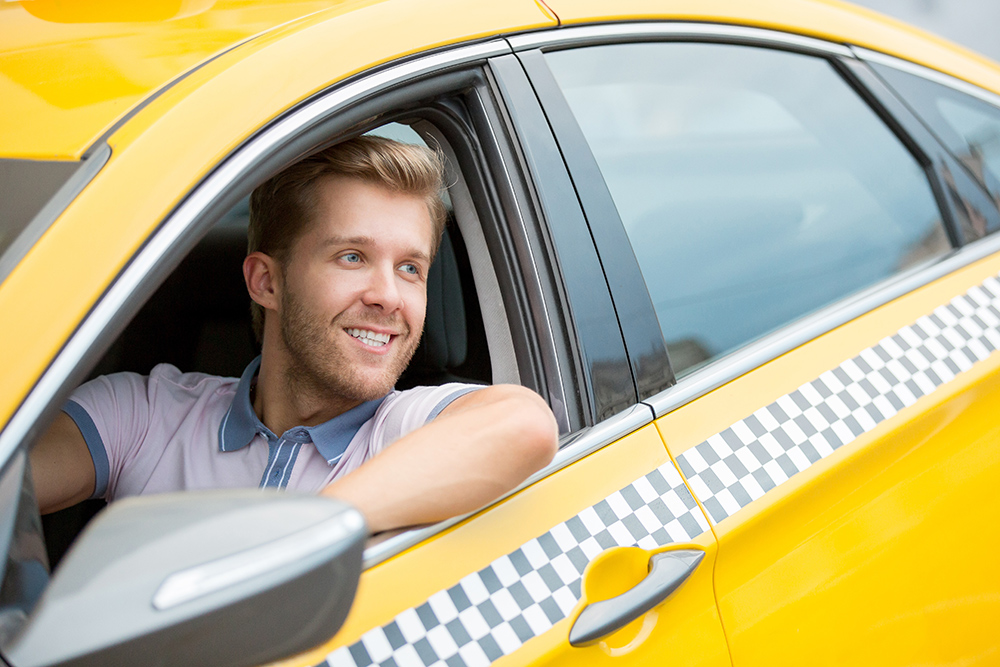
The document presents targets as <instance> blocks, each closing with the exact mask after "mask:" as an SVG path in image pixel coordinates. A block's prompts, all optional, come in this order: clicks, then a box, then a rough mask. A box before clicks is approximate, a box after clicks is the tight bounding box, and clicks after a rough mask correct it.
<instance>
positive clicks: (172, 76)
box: [0, 0, 1000, 160]
mask: <svg viewBox="0 0 1000 667" xmlns="http://www.w3.org/2000/svg"><path fill="white" fill-rule="evenodd" d="M403 1H405V0H385V3H393V2H403ZM385 3H379V2H377V0H369V1H367V2H352V3H342V2H331V1H330V0H300V1H295V0H288V1H285V2H277V1H275V0H145V1H144V2H141V3H121V2H115V1H114V0H75V1H74V2H65V1H64V0H30V1H27V2H19V3H9V2H8V3H0V99H3V100H4V104H3V105H2V110H0V157H5V158H24V159H35V160H38V159H50V160H51V159H55V160H74V159H79V158H80V157H81V156H83V155H84V154H85V153H86V151H87V150H88V148H89V147H91V146H92V145H94V144H95V142H97V141H98V140H99V139H100V138H101V137H102V136H103V135H105V134H106V133H107V132H108V131H109V130H112V129H113V128H115V127H116V126H117V125H119V124H120V123H121V121H122V120H123V119H125V118H127V117H128V115H129V114H130V112H132V111H134V110H135V109H137V108H138V107H141V106H142V105H143V104H144V101H148V100H149V99H151V98H153V97H155V96H157V95H158V94H160V93H161V92H163V91H164V90H165V89H166V88H169V87H170V86H171V85H172V84H173V83H174V82H176V81H177V80H179V79H181V78H183V77H184V76H185V75H186V74H188V73H191V72H192V71H195V70H197V69H198V68H199V67H201V66H202V65H204V64H205V63H207V62H209V61H211V60H213V59H214V58H217V57H218V56H219V55H220V54H223V53H226V52H227V51H230V50H233V49H239V48H240V47H241V46H242V45H245V44H247V43H248V42H250V41H252V40H254V39H256V38H258V37H260V36H261V35H263V34H265V33H274V32H276V31H278V30H281V31H295V30H296V29H301V28H303V27H305V26H307V25H310V24H312V23H314V22H315V21H316V20H320V19H322V20H329V18H331V17H332V16H334V15H337V14H341V15H343V14H356V13H359V12H364V11H365V10H366V8H367V7H369V6H370V5H374V4H385ZM425 4H426V7H427V9H426V16H427V17H428V26H430V25H431V24H432V23H434V22H440V21H441V17H444V16H449V14H451V15H452V16H454V15H455V13H457V12H459V11H461V12H472V11H476V10H474V9H470V6H469V5H467V4H466V3H461V2H456V1H455V0H426V2H425ZM505 4H508V5H509V6H510V7H511V16H512V17H515V18H516V20H512V21H507V22H505V23H503V24H497V25H496V33H502V32H509V31H511V30H512V29H513V30H515V31H516V30H517V29H518V27H519V26H520V28H521V29H530V28H537V27H540V26H543V25H544V24H545V23H550V24H554V23H555V21H553V20H552V15H553V14H555V15H557V16H558V18H559V19H560V23H561V24H562V25H564V26H568V25H572V24H578V23H588V22H595V21H615V20H644V19H647V20H648V19H672V20H695V21H712V22H724V23H739V24H744V25H757V26H760V27H765V28H774V29H778V30H790V31H793V32H800V33H804V34H812V35H814V36H817V37H821V38H826V39H832V40H834V41H847V42H851V43H854V44H860V45H863V46H866V47H868V48H874V49H876V50H881V51H885V52H888V53H891V54H895V55H899V56H902V57H904V58H909V59H912V60H915V61H917V62H921V63H922V64H925V65H928V66H930V67H935V68H937V69H940V70H943V71H946V72H950V73H952V74H955V75H956V76H959V77H962V78H965V79H966V80H969V81H972V82H974V83H978V84H979V85H983V86H985V87H987V88H991V89H993V90H994V91H1000V74H998V73H997V69H996V68H995V66H993V65H992V64H991V63H990V61H987V60H986V59H984V58H981V57H980V56H977V55H975V54H972V53H970V52H967V51H964V50H963V49H961V48H959V47H956V46H954V45H951V44H949V43H947V42H945V41H944V40H942V39H940V38H937V37H933V36H930V35H927V34H925V33H921V32H920V31H918V30H916V29H914V28H910V27H909V26H905V25H903V24H901V23H898V22H895V21H892V20H890V19H886V18H884V17H880V16H879V15H877V14H875V13H874V12H870V11H868V10H863V9H860V8H857V7H853V6H850V5H847V4H845V3H838V2H834V1H833V0H759V1H757V2H754V3H747V2H745V1H744V0H619V2H616V3H614V4H613V5H608V3H607V2H605V1H604V0H547V2H546V3H545V4H543V3H542V2H541V0H538V1H535V0H518V1H516V2H513V1H512V2H508V3H505ZM473 7H474V5H473ZM611 7H613V9H610V8H611ZM355 18H356V17H355ZM354 25H356V22H355V23H354ZM409 28H410V29H421V26H409ZM427 29H430V28H429V27H428V28H427ZM381 30H382V26H380V25H378V24H375V23H373V25H372V32H373V34H377V33H379V32H380V31H381ZM391 41H392V40H391V39H386V42H387V43H386V52H387V56H391V55H393V54H392V53H391V51H392V48H393V46H392V44H391V43H389V42H391Z"/></svg>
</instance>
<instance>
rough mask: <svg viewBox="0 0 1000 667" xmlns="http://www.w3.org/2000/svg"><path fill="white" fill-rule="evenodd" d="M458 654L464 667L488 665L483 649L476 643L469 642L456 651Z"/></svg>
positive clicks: (484, 666) (485, 666)
mask: <svg viewBox="0 0 1000 667" xmlns="http://www.w3.org/2000/svg"><path fill="white" fill-rule="evenodd" d="M458 654H459V655H460V656H462V660H464V661H465V664H466V667H487V665H489V664H490V659H489V658H488V657H487V656H486V653H485V652H484V651H483V647H482V646H480V645H479V644H477V643H476V642H470V643H468V644H466V645H465V646H463V647H462V648H460V649H458Z"/></svg>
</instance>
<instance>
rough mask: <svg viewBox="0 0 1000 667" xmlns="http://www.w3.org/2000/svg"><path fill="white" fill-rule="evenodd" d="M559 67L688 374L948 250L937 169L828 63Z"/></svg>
mask: <svg viewBox="0 0 1000 667" xmlns="http://www.w3.org/2000/svg"><path fill="white" fill-rule="evenodd" d="M547 59H548V62H549V65H550V67H551V69H552V71H553V73H554V75H555V77H556V80H557V81H558V82H559V84H560V86H561V88H562V90H563V92H564V94H565V96H566V98H567V100H568V102H569V104H570V107H571V108H572V110H573V112H574V114H575V115H576V118H577V120H578V121H579V124H580V126H581V128H582V130H583V132H584V134H585V136H586V137H587V139H588V141H589V142H590V145H591V148H592V149H593V152H594V156H595V157H596V159H597V162H598V164H599V165H600V167H601V170H602V171H603V173H604V177H605V179H606V182H607V184H608V187H609V189H610V191H611V194H612V197H613V198H614V201H615V204H616V206H617V207H618V211H619V213H620V215H621V217H622V221H623V223H624V225H625V228H626V231H627V232H628V235H629V238H630V240H631V242H632V247H633V250H634V251H635V254H636V257H637V259H638V261H639V265H640V267H641V269H642V272H643V275H644V277H645V279H646V284H647V287H648V289H649V292H650V296H651V297H652V300H653V304H654V307H655V308H656V313H657V316H658V318H659V321H660V326H661V327H662V329H663V333H664V338H665V339H666V341H667V344H668V349H669V350H670V354H671V360H672V362H673V364H674V368H675V370H678V371H681V372H683V371H685V370H690V369H691V368H693V367H695V366H697V365H698V364H700V363H702V362H705V361H707V360H710V359H713V358H716V357H718V356H720V355H722V354H725V353H726V352H729V351H732V350H733V349H735V348H737V347H739V346H741V345H744V344H745V343H747V342H748V341H750V340H752V339H755V338H757V337H759V336H761V335H762V334H765V333H767V332H769V331H772V330H774V329H775V328H777V327H779V326H781V325H783V324H785V323H787V322H790V321H792V320H794V319H797V318H799V317H801V316H803V315H805V314H806V313H809V312H811V311H813V310H815V309H817V308H819V307H821V306H824V305H826V304H829V303H831V302H832V301H835V300H837V299H839V298H841V297H843V296H845V295H848V294H850V293H852V292H855V291H857V290H859V289H862V288H864V287H866V286H869V285H871V284H873V283H875V282H877V281H878V280H881V279H883V278H885V277H887V276H890V275H892V274H894V273H897V272H899V271H901V270H903V269H905V268H907V267H910V266H912V265H914V264H918V263H921V262H924V261H926V260H927V259H928V258H931V257H935V256H938V255H940V254H941V253H943V252H945V251H946V250H947V247H948V241H947V237H946V235H945V232H944V229H943V227H942V224H941V221H940V217H939V213H938V210H937V207H936V204H935V201H934V197H933V195H932V193H931V190H930V187H929V185H928V182H927V178H926V176H925V174H924V173H923V170H922V169H921V168H920V166H919V165H918V164H917V162H916V161H915V160H914V158H913V157H912V156H911V155H910V154H909V153H908V152H907V151H906V150H905V149H904V148H903V147H902V146H901V144H900V143H899V142H898V140H897V139H896V137H895V136H894V135H893V134H892V133H891V132H890V131H889V130H888V129H887V128H886V126H885V125H884V124H883V123H882V122H881V121H880V120H879V119H878V118H877V117H876V116H875V115H874V113H873V112H872V111H871V109H869V108H868V107H867V106H866V105H865V104H864V103H863V102H862V101H861V100H860V99H859V98H858V97H857V95H856V94H855V93H854V92H853V91H852V90H851V89H850V88H849V87H848V86H847V85H846V84H845V83H844V81H843V80H842V79H841V78H840V77H839V75H837V74H836V72H835V71H834V70H833V68H832V67H831V66H830V65H829V64H828V63H827V62H826V61H824V60H822V59H818V58H812V57H808V56H801V55H797V54H791V53H784V52H780V51H775V50H769V49H758V48H750V47H738V46H724V45H710V44H681V43H647V44H631V45H613V46H600V47H591V48H587V49H577V50H572V51H561V52H555V53H550V54H548V55H547Z"/></svg>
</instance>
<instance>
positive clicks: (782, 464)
mask: <svg viewBox="0 0 1000 667" xmlns="http://www.w3.org/2000/svg"><path fill="white" fill-rule="evenodd" d="M997 348H1000V281H998V280H997V277H991V278H989V279H987V280H986V281H985V282H984V283H983V284H981V285H979V286H977V287H973V288H972V289H970V290H969V291H968V292H966V293H965V294H963V295H960V296H957V297H955V298H954V299H952V300H951V302H950V303H948V304H946V305H943V306H941V307H939V308H937V309H936V310H935V311H934V312H933V313H932V314H930V315H927V316H925V317H921V318H920V319H918V320H917V321H916V322H915V323H913V324H911V325H909V326H906V327H903V328H902V329H900V330H899V331H898V332H897V333H895V334H893V335H892V336H889V337H888V338H883V339H882V340H881V341H879V342H878V344H876V345H874V346H872V347H869V348H867V349H865V350H862V351H861V353H860V354H859V355H858V356H856V357H854V358H853V359H848V360H847V361H845V362H844V363H842V364H840V365H839V366H837V367H836V368H834V369H833V370H831V371H827V372H826V373H823V374H822V375H820V376H819V378H817V379H816V380H813V381H812V382H807V383H806V384H804V385H802V386H801V387H799V388H798V389H796V390H795V391H793V392H791V393H789V394H786V395H784V396H782V397H781V398H779V399H778V400H776V401H775V402H774V403H771V404H770V405H768V406H766V407H763V408H761V409H760V410H757V411H756V412H754V413H753V414H752V415H750V416H749V417H747V418H745V419H742V420H740V421H738V422H736V423H735V424H733V425H732V426H730V427H729V428H727V429H726V430H724V431H722V432H721V433H717V434H715V435H713V436H712V437H710V438H708V439H707V440H705V441H704V442H702V443H700V444H699V445H697V446H695V447H694V448H692V449H689V450H688V451H686V452H684V453H683V454H681V455H680V456H678V457H677V462H678V464H679V465H680V468H681V472H683V473H684V476H685V477H686V478H687V480H688V482H689V483H690V484H691V489H692V490H693V491H694V493H695V495H696V496H698V499H699V500H700V501H701V502H702V504H703V505H704V506H705V509H706V510H708V513H709V515H710V516H711V518H712V521H713V522H714V523H718V522H719V521H722V520H723V519H725V518H726V517H728V516H730V515H731V514H733V513H734V512H736V511H737V510H739V509H741V508H743V507H746V506H747V505H748V504H750V503H751V502H753V501H754V500H756V499H758V498H760V497H761V496H763V495H764V494H765V493H767V492H768V491H770V490H771V489H773V488H774V487H776V486H777V485H779V484H781V483H782V482H784V481H786V480H788V479H789V478H790V477H792V476H793V475H795V474H796V473H799V472H802V471H803V470H805V469H806V468H808V467H809V466H811V465H812V464H814V463H816V462H817V461H819V460H820V459H822V458H825V457H827V456H829V455H830V454H832V453H833V452H834V451H835V450H836V449H838V448H839V447H842V446H843V445H846V444H847V443H849V442H851V441H852V440H854V439H855V438H857V437H858V436H860V435H861V434H862V433H867V432H868V431H870V430H872V429H873V428H875V426H876V425H878V424H879V423H880V422H882V421H885V420H886V419H889V418H890V417H892V416H893V415H895V414H896V413H897V412H899V411H900V410H902V409H903V408H904V407H907V406H910V405H913V404H914V403H915V402H916V401H917V399H919V398H920V397H921V396H925V395H927V394H930V393H931V392H933V391H934V390H935V389H936V388H938V387H939V386H941V385H942V384H944V383H945V382H948V381H949V380H951V379H952V378H954V377H955V376H956V375H958V374H959V373H961V372H963V371H967V370H969V369H970V368H972V366H973V365H974V364H976V363H977V362H980V361H983V360H985V359H986V358H987V357H988V356H990V354H992V353H993V351H994V350H996V349H997Z"/></svg>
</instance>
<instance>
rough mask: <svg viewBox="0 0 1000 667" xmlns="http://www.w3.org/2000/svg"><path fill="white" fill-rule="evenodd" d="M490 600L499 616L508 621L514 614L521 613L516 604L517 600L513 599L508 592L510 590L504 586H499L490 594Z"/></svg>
mask: <svg viewBox="0 0 1000 667" xmlns="http://www.w3.org/2000/svg"><path fill="white" fill-rule="evenodd" d="M490 602H492V603H493V606H494V607H496V608H497V611H498V612H499V613H500V618H502V619H503V620H505V621H509V620H510V619H512V618H514V617H515V616H519V615H520V614H521V608H520V607H519V606H517V602H515V601H514V596H513V595H511V594H510V591H509V590H507V589H506V588H501V589H500V590H498V591H497V592H496V593H494V594H493V595H491V596H490Z"/></svg>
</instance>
